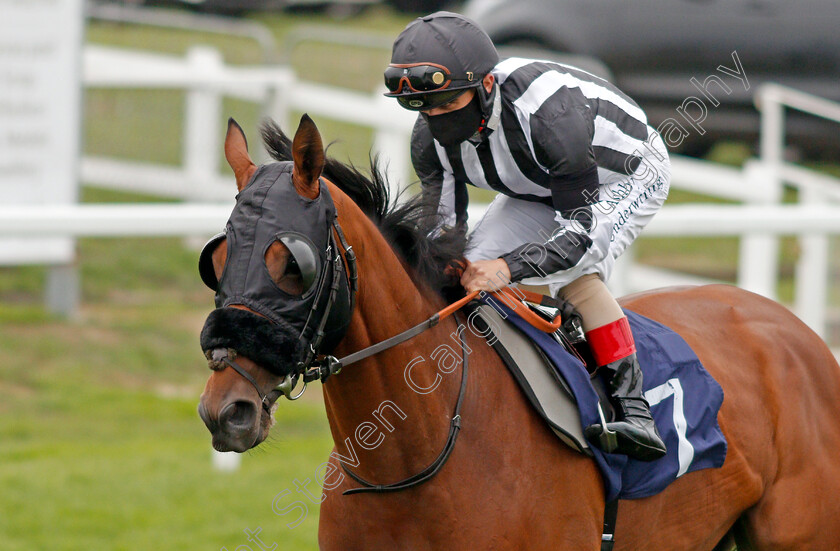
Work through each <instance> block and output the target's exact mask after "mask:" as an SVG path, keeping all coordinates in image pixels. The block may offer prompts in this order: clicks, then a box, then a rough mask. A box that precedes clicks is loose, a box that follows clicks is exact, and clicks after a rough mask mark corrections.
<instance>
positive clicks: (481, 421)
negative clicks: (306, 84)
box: [199, 116, 840, 551]
mask: <svg viewBox="0 0 840 551" xmlns="http://www.w3.org/2000/svg"><path fill="white" fill-rule="evenodd" d="M263 138H264V141H265V142H266V146H267V149H268V150H269V152H270V153H271V154H272V156H273V157H274V158H275V159H276V160H277V161H279V162H281V163H287V164H288V163H293V165H292V168H291V171H292V174H293V175H294V177H293V184H294V187H295V190H296V191H297V193H298V194H300V195H302V196H303V197H305V198H308V199H309V200H315V199H316V198H317V197H318V194H319V189H324V188H323V187H319V177H320V176H322V174H323V177H324V179H325V180H327V183H325V184H322V185H325V186H326V189H328V191H329V195H330V196H331V198H332V200H333V202H334V204H335V209H336V211H337V213H338V219H339V220H340V222H341V226H342V228H343V230H344V233H345V235H346V240H347V243H349V245H350V246H352V249H353V251H355V254H356V256H357V259H358V292H357V295H356V304H355V308H354V309H353V312H352V318H351V319H350V323H349V327H348V328H347V330H346V334H345V335H344V337H343V339H341V340H340V342H339V343H338V344H337V346H336V347H335V350H334V352H333V353H334V354H335V355H336V356H341V355H346V354H349V353H352V352H355V351H358V350H360V349H364V348H366V347H369V346H371V345H373V344H375V343H378V342H381V341H384V340H386V339H388V338H389V337H392V336H394V335H395V334H397V333H400V332H401V331H403V330H405V329H407V328H409V327H411V326H413V325H416V324H417V323H419V322H421V321H423V320H425V319H427V318H429V317H430V316H432V315H433V314H434V313H435V312H438V311H440V310H441V309H442V308H444V307H445V306H446V305H447V300H446V299H445V298H444V297H443V296H442V294H441V292H440V288H441V285H442V282H443V281H444V280H445V279H446V275H447V273H449V272H450V271H451V267H452V266H453V261H455V262H456V264H457V261H458V260H459V259H461V258H462V256H461V253H462V252H463V243H460V245H459V244H458V243H456V241H453V240H451V239H450V240H448V241H447V238H446V237H445V236H444V237H443V238H441V237H440V236H438V237H437V238H433V237H430V236H429V232H428V227H426V226H424V224H423V223H422V222H423V220H425V218H424V217H427V216H428V213H426V214H424V205H423V204H422V203H421V202H419V201H413V202H411V201H410V202H409V203H408V204H403V205H401V206H394V205H389V204H388V202H389V201H388V193H387V185H386V183H385V182H384V181H383V179H382V177H381V176H379V174H378V172H377V169H376V163H375V161H373V162H372V164H371V167H372V176H371V179H368V178H367V177H366V176H364V175H362V174H361V173H360V172H358V171H357V170H356V169H354V168H352V167H350V166H347V165H344V164H342V163H340V162H337V161H335V160H333V159H330V158H326V157H325V153H324V149H323V146H322V142H321V138H320V134H319V133H318V130H317V128H316V127H315V124H314V123H313V122H312V121H311V119H309V118H308V117H306V116H304V117H303V119H302V120H301V123H300V126H299V128H298V130H297V132H296V134H295V136H294V140H293V141H292V142H290V140H289V139H288V138H287V137H286V136H285V135H284V134H283V133H282V132H281V131H280V129H279V128H277V127H276V126H274V125H273V124H272V123H267V124H266V126H264V127H263ZM225 154H226V158H227V160H228V163H229V164H230V166H231V167H232V168H233V171H234V174H235V177H236V183H237V188H238V189H239V190H240V191H242V190H243V189H244V188H245V187H246V186H247V185H248V184H249V181H250V180H251V179H252V177H253V175H254V173H255V171H256V170H257V167H256V166H255V165H254V163H253V162H252V161H251V158H250V157H249V154H248V151H247V144H246V141H245V136H244V133H243V132H242V130H241V129H240V128H239V127H238V126H237V125H235V124H229V128H228V133H227V136H226V139H225ZM227 248H228V247H227V242H226V240H225V239H221V240H220V241H219V243H218V246H216V248H215V250H214V251H213V253H212V269H213V271H214V272H215V277H216V278H217V279H218V278H221V277H222V274H223V271H224V269H225V262H226V259H227V258H229V251H228V250H227ZM266 262H267V263H268V264H269V266H268V269H269V272H272V273H274V275H275V276H276V277H279V278H281V280H282V278H283V277H284V275H283V274H284V270H288V268H289V265H290V262H289V250H288V249H286V248H285V247H283V246H282V244H281V245H278V246H277V247H276V248H275V247H274V246H272V249H270V250H269V251H267V254H266ZM286 275H287V276H289V277H293V276H294V275H295V274H291V275H290V274H286ZM622 305H623V306H624V307H626V308H628V309H631V310H633V311H635V312H638V313H640V314H642V315H644V316H647V317H650V318H652V319H654V320H657V321H659V322H661V323H663V324H665V325H666V326H668V327H670V328H672V329H673V330H675V331H676V332H677V333H679V334H680V335H681V336H682V337H683V338H684V339H685V340H686V341H687V342H688V343H689V344H690V345H691V347H692V348H693V349H694V351H695V352H696V353H697V355H698V356H699V358H700V360H701V361H702V363H703V365H704V366H705V367H706V368H707V369H708V371H709V372H710V373H711V375H712V376H713V377H714V378H715V379H716V380H717V381H718V382H719V383H720V385H721V386H722V387H723V389H724V392H725V400H724V403H723V406H722V409H721V410H720V412H719V418H718V419H719V424H720V427H721V429H722V430H723V433H724V434H725V436H726V438H727V441H728V454H727V456H726V461H725V463H724V465H723V467H722V468H720V469H706V470H700V471H696V472H691V473H688V474H686V475H684V476H682V477H681V478H679V479H677V480H676V481H675V482H674V483H673V484H671V485H670V486H669V487H668V488H666V489H665V490H664V491H663V492H661V493H660V494H658V495H655V496H652V497H649V498H645V499H639V500H627V501H621V502H620V505H619V509H618V522H617V529H616V546H615V549H616V550H617V551H629V550H651V549H655V550H672V551H700V550H712V549H714V550H727V551H728V550H729V549H731V548H732V546H733V545H734V544H735V542H737V545H738V549H739V551H744V550H747V549H754V550H761V551H780V550H797V551H806V550H822V551H825V550H828V549H838V548H840V497H838V496H840V461H838V457H839V456H838V450H840V423H838V419H840V405H838V404H840V400H838V397H840V367H838V364H837V361H836V360H835V358H834V357H833V356H832V354H831V352H830V350H829V349H828V348H827V346H826V345H825V343H824V342H823V341H822V340H821V339H820V338H819V337H818V336H817V335H816V334H815V333H814V332H813V331H811V330H810V329H809V328H808V327H807V326H805V324H803V323H802V322H801V321H800V320H799V319H797V318H796V317H795V316H794V315H792V314H791V313H790V312H789V311H788V310H787V309H786V308H784V307H783V306H781V305H779V304H777V303H775V302H772V301H770V300H768V299H765V298H763V297H761V296H758V295H755V294H752V293H749V292H746V291H743V290H740V289H737V288H735V287H731V286H725V285H709V286H701V287H680V288H668V289H662V290H657V291H651V292H646V293H643V294H638V295H633V296H629V297H625V298H624V299H623V300H622ZM235 307H238V308H240V309H247V308H246V306H244V305H235ZM458 323H459V321H458V319H455V318H450V319H447V320H444V321H442V322H441V323H440V324H438V325H437V326H435V327H433V328H431V329H429V330H427V331H425V332H423V333H421V334H419V335H417V336H416V337H414V338H413V339H411V340H408V341H406V342H404V343H402V344H399V345H398V346H394V347H392V348H389V349H387V350H384V351H382V352H380V353H378V354H375V355H372V356H370V357H368V358H366V359H364V360H363V361H360V362H358V363H357V364H355V365H353V366H349V367H346V368H345V369H344V370H343V371H342V372H341V373H340V374H338V375H333V376H331V377H329V378H328V379H327V380H326V382H325V384H324V387H323V389H324V403H325V407H326V413H327V418H328V420H329V427H330V431H331V433H332V438H333V441H334V443H335V448H334V450H333V453H332V454H331V455H330V458H329V464H328V465H327V466H326V467H325V468H324V476H323V480H322V482H323V485H324V492H323V496H322V499H323V502H322V505H321V512H320V525H319V535H318V541H319V545H320V547H321V548H322V549H325V550H334V549H340V550H355V549H358V550H366V551H371V550H380V549H381V550H393V549H412V550H414V549H428V550H450V549H451V550H461V549H470V550H472V549H480V550H488V549H533V550H542V549H563V550H574V551H586V550H591V551H595V550H597V549H599V546H600V540H601V532H602V522H603V514H604V507H605V503H604V490H603V483H602V481H601V476H600V474H599V471H598V469H597V468H596V466H595V463H594V462H593V461H592V460H591V459H589V458H587V457H586V456H584V455H582V454H580V453H577V452H575V451H573V450H572V449H571V448H569V447H567V446H566V445H563V444H562V443H561V442H560V441H559V440H558V439H557V438H556V436H555V435H554V434H553V433H552V432H551V431H550V430H549V428H548V427H547V426H546V424H545V423H544V422H543V421H542V420H541V418H540V417H539V416H538V415H537V414H536V413H535V412H534V411H533V409H532V407H531V406H530V405H529V403H528V401H527V400H526V398H525V397H524V395H523V393H522V392H521V391H520V390H519V389H518V388H517V384H516V383H515V381H514V379H513V378H512V376H511V375H510V374H509V372H508V370H507V369H506V368H505V366H504V365H503V363H502V361H501V360H500V358H499V357H498V356H497V354H496V353H495V352H494V351H493V350H492V349H491V348H490V347H489V346H487V345H486V343H485V342H484V341H483V340H482V339H481V338H480V336H478V335H475V334H473V333H472V332H470V331H462V332H461V333H460V335H462V336H463V337H464V338H465V342H464V345H465V346H464V350H465V352H466V351H469V354H468V356H469V358H468V361H469V365H470V371H469V377H468V380H467V384H466V388H465V395H464V399H463V407H462V409H461V411H460V426H461V432H460V438H459V439H458V440H457V444H456V445H455V447H454V449H453V450H452V453H451V456H449V458H448V461H447V462H446V464H445V465H444V466H443V468H442V469H441V470H440V472H439V473H438V474H437V475H436V476H435V477H433V478H431V479H430V480H428V481H427V482H425V483H424V484H422V485H417V486H415V487H412V488H410V489H406V490H403V491H396V492H388V493H380V494H376V493H369V494H365V495H343V491H345V490H348V489H351V488H357V487H358V486H359V484H358V483H357V482H356V481H355V480H354V479H352V478H351V477H350V476H347V473H346V472H345V471H344V470H343V469H342V467H341V466H340V465H339V461H338V459H339V456H340V457H341V460H342V462H343V463H344V464H345V465H352V467H353V472H354V473H355V474H356V475H358V476H360V477H362V478H364V479H365V480H368V481H372V482H373V483H376V484H386V483H391V482H394V481H398V480H402V479H404V478H406V477H409V476H411V475H414V474H417V473H418V472H421V471H423V470H424V469H425V468H426V467H427V466H428V465H429V464H430V463H431V462H432V461H433V460H434V459H435V457H437V456H438V455H439V453H440V451H441V449H442V448H443V446H444V444H445V442H446V441H447V435H448V433H449V432H450V425H451V423H450V420H451V417H452V412H453V408H454V405H455V402H456V399H457V398H458V394H459V389H460V386H461V375H460V374H459V372H460V369H458V367H459V364H458V362H457V361H456V362H454V364H452V362H450V364H452V365H450V367H449V368H445V366H444V365H443V364H442V363H441V362H437V363H436V362H435V360H434V359H433V354H434V351H435V350H436V348H438V347H439V346H440V344H441V343H449V344H452V345H454V343H455V342H456V341H457V339H458V338H459V336H458V334H456V333H457V332H458V331H459V329H458ZM237 361H238V362H239V364H238V365H239V366H240V367H241V369H244V371H245V372H246V373H247V374H248V375H249V376H250V377H252V378H253V384H252V383H251V382H249V381H248V380H246V379H245V377H243V376H241V375H240V374H239V373H237V372H236V371H235V370H234V369H216V370H214V371H213V372H212V374H211V375H210V378H209V380H208V381H207V385H206V387H205V389H204V392H203V393H202V395H201V399H200V405H199V412H200V414H201V417H202V419H203V420H204V421H205V423H206V424H207V426H208V428H209V429H210V431H211V433H212V435H213V443H214V446H215V447H216V448H217V449H219V450H235V451H239V452H242V451H245V450H247V449H250V448H252V447H254V446H257V445H259V444H260V443H261V442H262V441H263V440H264V439H265V438H266V436H267V434H268V431H269V428H270V427H271V425H272V423H273V421H272V419H271V412H270V410H269V408H268V407H265V408H264V407H262V404H261V399H262V398H263V397H264V398H265V400H264V401H265V402H266V403H267V404H268V405H272V404H274V402H275V401H276V400H277V398H278V397H279V396H280V392H278V391H273V390H272V389H274V388H275V387H276V386H277V385H278V384H279V383H280V382H281V381H282V380H283V377H281V376H279V375H277V374H275V373H271V372H269V371H268V370H267V369H264V368H263V367H262V366H261V365H258V364H257V363H256V362H254V361H253V360H252V359H250V358H248V357H244V356H242V355H240V356H239V357H238V359H237ZM453 365H454V367H453ZM460 367H461V368H463V366H460ZM409 368H410V369H409ZM407 374H408V375H410V379H411V380H410V381H408V377H407ZM409 382H410V383H411V384H408V383H409ZM418 388H420V389H427V390H428V391H427V392H425V393H420V392H418V391H417V389H418ZM686 392H691V389H686ZM272 407H276V404H275V405H274V406H272ZM231 411H233V412H234V413H233V414H231V413H230V412H231Z"/></svg>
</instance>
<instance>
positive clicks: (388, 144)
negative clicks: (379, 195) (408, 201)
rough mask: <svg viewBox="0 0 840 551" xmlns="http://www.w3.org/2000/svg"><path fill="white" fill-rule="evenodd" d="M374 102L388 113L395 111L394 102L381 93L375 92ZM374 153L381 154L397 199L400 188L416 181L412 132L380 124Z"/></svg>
mask: <svg viewBox="0 0 840 551" xmlns="http://www.w3.org/2000/svg"><path fill="white" fill-rule="evenodd" d="M374 100H375V101H376V102H378V103H379V104H380V105H381V106H382V110H383V111H384V112H387V111H388V110H392V109H394V105H393V100H392V99H390V98H386V97H384V96H383V95H382V93H381V92H380V91H376V92H374ZM373 151H374V153H377V154H379V158H380V159H381V160H382V162H383V163H384V164H383V165H382V168H383V172H384V174H385V176H386V177H387V178H388V183H389V185H390V188H391V193H392V197H396V193H397V191H399V189H400V188H405V187H407V186H408V185H409V184H410V183H411V182H412V181H413V180H414V177H413V175H414V170H413V168H412V166H411V131H410V130H405V129H403V128H402V127H401V126H399V125H396V124H393V122H391V121H389V122H388V124H382V123H380V124H378V125H377V126H376V127H375V129H374V135H373Z"/></svg>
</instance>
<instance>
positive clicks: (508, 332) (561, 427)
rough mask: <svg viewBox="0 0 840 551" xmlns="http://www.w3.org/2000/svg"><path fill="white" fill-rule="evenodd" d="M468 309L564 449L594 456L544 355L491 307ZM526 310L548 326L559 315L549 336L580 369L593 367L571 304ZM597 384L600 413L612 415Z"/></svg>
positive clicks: (571, 398) (565, 386)
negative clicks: (577, 361) (579, 363)
mask: <svg viewBox="0 0 840 551" xmlns="http://www.w3.org/2000/svg"><path fill="white" fill-rule="evenodd" d="M471 306H472V310H473V311H477V313H478V314H479V315H475V316H474V319H475V322H476V326H477V328H478V329H479V331H481V332H482V334H483V335H484V337H485V339H486V340H487V343H488V344H489V345H490V346H492V347H493V349H494V350H495V351H496V353H497V354H498V355H499V356H500V357H501V358H502V360H503V362H504V364H505V366H506V367H507V369H508V371H510V373H511V375H513V378H514V379H515V380H516V382H517V383H518V384H519V386H520V388H521V389H522V392H523V393H524V394H525V396H526V397H527V398H528V401H529V402H530V403H531V405H532V406H533V407H534V410H535V411H536V412H537V413H538V414H539V415H540V417H542V418H543V420H544V421H545V422H546V423H547V424H548V426H549V428H551V430H552V431H553V432H554V434H556V435H557V437H558V438H559V439H560V440H561V441H562V442H563V443H564V444H566V445H568V446H569V447H570V448H572V449H573V450H575V451H578V452H580V453H582V454H584V455H588V456H591V455H592V451H591V449H590V446H589V443H588V442H587V441H586V438H585V437H584V435H583V429H582V424H581V419H580V412H579V410H578V406H577V403H576V401H575V398H574V395H573V394H572V390H571V388H570V387H569V385H568V383H566V381H565V379H563V377H562V376H561V375H560V374H559V373H558V371H557V370H556V369H555V368H554V366H553V364H552V362H551V361H550V360H549V359H548V357H546V355H545V353H544V352H543V350H542V349H541V348H540V347H538V346H537V345H536V344H534V342H533V340H531V339H530V338H529V337H527V336H526V335H524V334H523V333H522V332H521V331H520V330H519V329H517V328H516V327H515V326H513V325H512V324H510V323H508V322H507V321H506V320H505V319H504V318H503V317H502V316H501V314H499V311H498V310H497V309H496V308H494V307H493V306H491V305H490V304H487V303H485V302H480V301H476V302H474V303H472V305H471ZM528 306H529V307H530V308H531V309H532V311H533V312H534V313H536V314H537V315H539V316H540V317H542V318H544V319H546V320H547V321H551V320H552V319H553V318H555V317H556V316H557V314H558V313H559V314H560V315H561V316H562V319H563V320H564V322H563V325H562V326H560V328H559V329H557V331H556V332H555V333H553V334H552V336H553V337H554V338H555V339H556V340H557V342H558V343H559V344H561V345H563V346H564V347H565V348H566V350H568V351H569V352H570V353H572V354H573V355H575V356H577V357H578V358H579V359H580V360H581V361H582V362H583V363H584V364H587V365H589V364H590V363H591V361H587V359H588V357H589V352H588V348H587V347H586V339H585V337H584V336H583V331H582V329H581V325H580V315H579V314H578V313H577V312H576V311H575V310H574V308H573V307H572V306H571V304H569V303H560V302H557V303H556V304H553V305H552V306H554V308H551V307H546V306H540V305H535V304H529V305H528ZM471 317H473V316H472V314H471ZM599 382H600V379H593V383H594V384H595V387H596V390H597V391H598V394H599V397H600V398H601V402H602V407H603V408H604V409H605V410H606V411H609V412H610V414H611V413H612V412H611V408H612V406H611V405H610V403H609V400H607V399H606V391H605V389H604V388H603V385H602V384H599ZM598 387H601V388H598Z"/></svg>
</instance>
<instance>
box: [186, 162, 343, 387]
mask: <svg viewBox="0 0 840 551" xmlns="http://www.w3.org/2000/svg"><path fill="white" fill-rule="evenodd" d="M335 217H336V213H335V206H334V205H333V201H332V198H331V197H330V193H329V190H328V188H327V186H326V185H324V184H323V183H321V185H320V193H319V195H318V197H317V198H316V199H314V200H311V199H307V198H304V197H301V196H300V195H299V194H298V193H297V191H296V190H295V188H294V185H293V184H292V163H272V164H268V165H264V166H261V167H260V168H259V169H258V170H257V172H256V173H255V174H254V176H253V178H252V180H251V182H250V183H249V184H248V186H247V187H245V188H244V189H243V190H242V191H241V192H240V193H239V195H237V197H236V206H235V207H234V209H233V212H232V213H231V216H230V220H228V223H227V228H226V231H225V233H224V234H220V235H219V236H217V237H216V238H214V239H212V240H211V241H210V242H209V243H208V244H207V245H206V246H205V248H204V250H203V251H202V253H201V257H200V259H199V271H200V273H201V277H202V279H203V280H204V282H205V283H206V284H207V286H208V287H210V288H211V289H213V290H214V291H216V308H217V310H215V311H214V312H212V313H211V315H210V316H209V317H208V318H207V322H206V323H205V327H204V330H203V331H202V334H201V346H202V349H203V350H204V351H205V352H207V351H208V350H210V351H212V350H213V349H215V348H220V347H221V348H234V349H236V350H237V351H238V352H239V353H241V354H243V355H245V356H247V357H249V358H250V359H251V360H253V361H256V362H257V363H260V364H262V365H263V366H264V367H266V368H268V369H270V370H272V371H274V372H275V373H279V374H281V375H285V374H287V373H288V372H290V371H291V370H292V369H293V368H294V367H295V366H296V364H297V362H299V361H301V360H302V358H303V357H304V356H305V355H306V354H307V353H308V352H309V350H307V349H308V348H310V345H311V344H312V342H313V339H314V337H315V332H316V327H317V325H318V322H319V321H320V317H322V314H323V313H324V312H323V310H324V309H325V305H326V299H327V298H328V295H329V294H330V287H331V281H332V278H333V273H334V272H333V271H334V270H336V269H341V266H340V263H341V261H340V257H339V256H338V253H337V250H336V246H335V242H334V239H333V238H332V234H331V231H332V227H333V222H334V220H335ZM224 238H226V239H227V249H228V253H227V259H226V262H225V268H224V272H223V273H222V277H221V278H220V280H219V281H216V276H215V273H214V272H213V261H212V254H213V251H214V250H215V249H216V247H217V246H218V245H219V243H220V242H221V241H222V239H224ZM275 241H279V242H280V243H282V244H283V245H284V246H285V247H286V249H288V252H289V254H290V256H289V259H288V262H287V266H286V273H287V274H289V273H290V271H291V272H293V273H295V274H298V275H299V281H300V283H301V289H299V291H300V292H299V293H288V292H285V291H283V290H282V289H280V288H279V287H278V286H277V284H276V283H275V282H274V280H273V279H272V278H271V276H270V274H269V270H268V267H267V266H266V263H265V254H266V251H267V250H268V248H269V247H270V246H271V245H272V244H273V243H274V242H275ZM342 279H344V281H343V282H342V283H343V284H342V285H339V287H338V289H337V294H336V296H335V299H336V300H335V301H334V304H333V305H332V308H331V310H330V313H329V318H328V320H327V324H326V329H327V334H326V335H325V337H326V338H325V339H324V341H323V344H324V346H325V347H331V346H333V345H334V344H335V343H336V342H337V341H338V340H339V339H340V338H341V336H343V334H344V331H345V330H346V328H347V325H348V324H349V315H350V311H349V310H350V295H349V290H348V286H347V280H346V279H345V278H344V277H343V274H342ZM316 302H317V303H316ZM234 305H242V306H246V307H248V308H250V309H251V310H253V311H254V312H257V313H259V314H261V315H262V316H263V317H260V316H256V315H254V314H252V313H250V312H246V311H244V310H239V309H235V308H230V306H234ZM318 344H320V343H318Z"/></svg>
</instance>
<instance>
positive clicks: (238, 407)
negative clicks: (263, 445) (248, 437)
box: [219, 400, 257, 429]
mask: <svg viewBox="0 0 840 551" xmlns="http://www.w3.org/2000/svg"><path fill="white" fill-rule="evenodd" d="M256 418H257V408H256V406H254V404H253V403H251V402H247V401H245V400H237V401H236V402H233V403H231V404H228V405H226V406H225V407H224V409H222V412H221V413H220V414H219V423H220V424H221V425H222V426H223V427H224V426H227V427H231V428H238V429H250V428H251V427H252V426H253V425H254V421H255V420H256Z"/></svg>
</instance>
